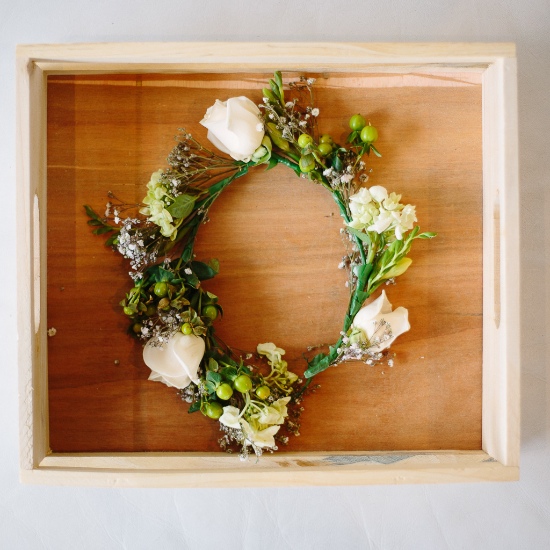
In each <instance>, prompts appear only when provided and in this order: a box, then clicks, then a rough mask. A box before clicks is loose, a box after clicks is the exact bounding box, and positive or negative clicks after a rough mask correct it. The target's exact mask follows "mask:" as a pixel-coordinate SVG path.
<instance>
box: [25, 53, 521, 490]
mask: <svg viewBox="0 0 550 550" xmlns="http://www.w3.org/2000/svg"><path fill="white" fill-rule="evenodd" d="M274 69H281V70H304V71H312V72H323V71H331V72H338V71H345V72H354V71H357V72H362V73H366V72H375V73H400V74H410V73H413V72H418V71H432V72H434V73H437V72H438V71H440V72H452V71H470V72H471V71H474V72H479V73H480V74H481V82H482V148H483V381H482V384H483V386H482V388H483V389H482V449H481V450H477V451H476V450H474V451H453V450H452V449H449V450H437V451H435V450H433V451H425V450H423V451H416V452H415V451H414V450H410V451H406V452H403V451H394V452H387V451H384V452H380V451H379V452H353V453H341V452H340V453H328V452H327V453H283V452H279V453H275V454H274V455H264V457H262V459H261V461H260V462H259V463H257V464H256V463H254V461H253V460H252V461H249V462H248V463H240V462H239V461H238V460H237V459H236V457H234V456H225V455H220V454H219V453H218V454H216V453H112V454H109V453H52V452H51V451H50V447H49V421H48V374H47V372H48V370H47V365H48V356H47V334H46V331H47V326H46V303H47V300H46V274H47V273H46V244H45V237H46V225H45V224H46V219H45V218H46V216H45V215H43V213H44V212H45V211H46V204H45V203H46V189H47V187H46V186H47V181H46V179H47V178H46V174H47V170H46V166H47V160H46V147H47V143H46V130H47V124H46V109H47V102H46V93H47V77H48V76H49V75H75V74H123V73H132V74H134V73H136V74H139V73H158V74H162V73H167V74H169V73H185V72H190V71H193V72H205V73H212V72H224V71H226V72H232V73H235V72H266V71H267V72H268V71H272V70H274ZM516 90H517V83H516V58H515V47H514V45H511V44H332V43H319V44H292V43H286V44H270V43H265V44H253V43H232V44H223V43H175V44H172V43H155V44H143V43H140V44H131V43H127V44H73V45H29V46H20V47H18V49H17V94H18V107H17V132H18V142H17V172H18V177H17V217H18V227H17V229H18V241H17V247H18V281H19V286H18V303H19V311H18V331H19V344H18V346H19V347H18V351H19V383H20V429H21V436H20V456H21V479H22V480H23V481H24V482H28V483H50V484H60V485H61V484H74V485H107V486H158V487H178V486H234V487H240V486H250V485H254V486H272V485H344V484H346V485H347V484H380V483H413V482H421V483H423V482H455V481H477V480H515V479H518V477H519V441H520V437H519V410H520V404H519V395H520V392H519V370H520V364H519V356H520V353H519V349H520V348H519V345H520V343H519V288H520V285H519V207H518V150H517V105H516V103H517V92H516Z"/></svg>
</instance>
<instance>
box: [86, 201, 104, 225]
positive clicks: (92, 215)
mask: <svg viewBox="0 0 550 550" xmlns="http://www.w3.org/2000/svg"><path fill="white" fill-rule="evenodd" d="M84 210H86V214H87V215H88V217H90V218H92V219H94V220H98V221H100V222H101V223H103V220H102V219H101V218H100V217H99V214H97V212H96V211H95V210H94V209H93V208H92V207H91V206H88V205H87V204H85V205H84Z"/></svg>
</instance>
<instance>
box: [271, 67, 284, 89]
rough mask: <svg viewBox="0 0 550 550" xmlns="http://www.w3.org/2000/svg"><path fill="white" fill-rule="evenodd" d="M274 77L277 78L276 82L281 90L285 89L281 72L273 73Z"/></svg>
mask: <svg viewBox="0 0 550 550" xmlns="http://www.w3.org/2000/svg"><path fill="white" fill-rule="evenodd" d="M273 76H274V77H275V82H276V83H277V86H278V87H279V89H282V88H283V75H282V74H281V71H275V72H274V73H273Z"/></svg>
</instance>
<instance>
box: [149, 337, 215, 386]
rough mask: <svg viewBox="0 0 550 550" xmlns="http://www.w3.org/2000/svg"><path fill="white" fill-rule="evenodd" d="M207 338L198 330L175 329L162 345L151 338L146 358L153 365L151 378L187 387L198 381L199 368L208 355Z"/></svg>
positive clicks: (169, 384) (167, 383)
mask: <svg viewBox="0 0 550 550" xmlns="http://www.w3.org/2000/svg"><path fill="white" fill-rule="evenodd" d="M204 349H205V345H204V340H203V339H202V338H200V337H199V336H195V335H194V334H182V333H181V332H176V333H174V334H173V335H172V336H171V337H170V338H169V340H168V342H166V343H164V344H163V346H162V347H160V346H158V345H156V346H153V345H152V342H151V341H149V342H147V345H146V346H145V348H144V349H143V360H144V361H145V364H146V365H147V366H148V367H149V368H150V369H151V371H152V372H151V375H150V376H149V380H153V381H154V382H162V383H163V384H166V385H167V386H170V387H174V388H178V389H183V388H186V387H187V386H188V385H189V384H190V383H191V382H195V384H197V383H198V381H199V377H198V370H199V365H200V362H201V360H202V358H203V356H204Z"/></svg>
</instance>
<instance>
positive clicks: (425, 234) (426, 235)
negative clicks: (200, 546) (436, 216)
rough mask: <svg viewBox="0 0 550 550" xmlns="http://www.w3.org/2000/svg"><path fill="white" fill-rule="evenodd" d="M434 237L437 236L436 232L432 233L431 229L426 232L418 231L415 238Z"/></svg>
mask: <svg viewBox="0 0 550 550" xmlns="http://www.w3.org/2000/svg"><path fill="white" fill-rule="evenodd" d="M434 237H437V233H433V232H432V231H428V232H426V233H420V235H418V236H417V237H416V238H417V239H433V238H434Z"/></svg>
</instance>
